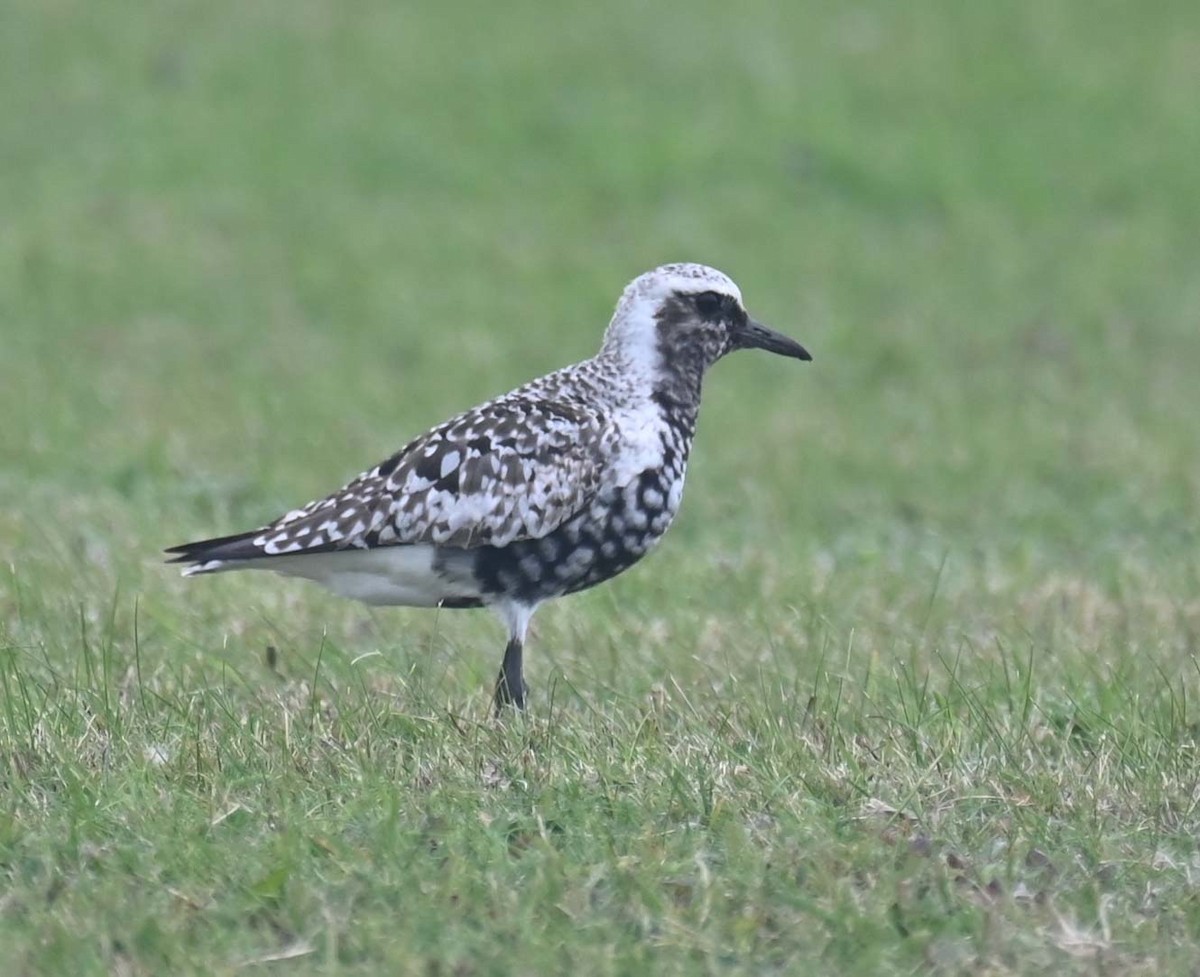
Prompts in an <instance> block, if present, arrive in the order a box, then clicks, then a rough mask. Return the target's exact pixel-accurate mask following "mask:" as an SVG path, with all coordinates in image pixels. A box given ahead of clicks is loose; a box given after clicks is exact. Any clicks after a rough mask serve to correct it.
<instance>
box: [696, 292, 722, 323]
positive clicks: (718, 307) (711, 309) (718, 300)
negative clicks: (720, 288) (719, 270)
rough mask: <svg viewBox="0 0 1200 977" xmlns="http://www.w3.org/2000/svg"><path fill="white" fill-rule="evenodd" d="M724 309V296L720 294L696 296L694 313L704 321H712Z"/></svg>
mask: <svg viewBox="0 0 1200 977" xmlns="http://www.w3.org/2000/svg"><path fill="white" fill-rule="evenodd" d="M724 309H725V296H724V295H722V294H721V293H720V292H700V293H699V294H698V295H697V296H696V311H697V312H699V313H700V314H701V315H702V316H704V318H705V319H713V318H716V316H718V315H720V314H721V312H722V311H724Z"/></svg>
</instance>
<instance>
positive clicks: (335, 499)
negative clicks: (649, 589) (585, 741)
mask: <svg viewBox="0 0 1200 977" xmlns="http://www.w3.org/2000/svg"><path fill="white" fill-rule="evenodd" d="M750 348H753V349H764V350H768V351H770V352H772V353H778V354H780V355H782V356H791V357H794V358H796V359H799V360H810V359H812V357H811V356H809V354H808V352H807V350H805V349H804V347H803V346H801V345H800V344H799V343H797V342H796V341H795V340H793V339H790V338H788V337H787V336H784V335H782V334H781V333H778V332H775V331H774V330H772V329H768V328H767V327H766V326H764V325H762V324H761V323H758V322H755V321H754V320H753V319H751V318H750V316H749V315H748V314H747V312H746V309H745V307H744V306H743V304H742V293H741V291H740V290H739V289H738V287H737V285H735V284H734V283H733V281H732V280H731V279H730V278H728V277H727V276H726V275H724V274H722V273H721V272H719V271H717V270H716V269H714V268H708V267H706V266H704V265H697V264H671V265H663V266H662V267H660V268H656V269H654V270H653V271H649V272H646V273H645V274H644V275H641V276H639V277H638V278H635V279H634V280H633V281H632V282H630V284H629V285H628V286H627V287H626V288H625V291H624V292H623V293H622V295H621V299H620V301H619V302H618V303H617V308H616V311H615V312H614V313H613V317H612V320H611V321H610V322H609V324H608V329H607V331H606V332H605V334H604V341H603V344H602V345H601V347H600V351H599V352H598V353H597V354H596V355H595V356H593V357H592V358H591V359H587V360H584V361H583V362H582V363H577V364H575V365H574V366H568V367H565V368H564V369H561V370H557V371H556V372H554V373H550V374H547V375H546V376H544V377H541V378H540V379H537V380H533V381H531V382H530V383H527V384H525V385H524V386H522V387H518V388H517V389H516V390H513V391H512V392H511V393H507V394H505V395H504V396H502V397H498V398H496V399H495V400H491V401H488V402H487V403H485V404H481V405H480V406H478V407H476V408H474V409H473V410H469V411H467V412H465V413H463V414H459V415H458V416H456V417H452V418H451V419H450V420H448V421H446V422H445V423H444V424H439V425H438V426H437V427H435V428H433V429H432V430H430V431H428V432H427V433H425V434H423V435H421V436H420V437H418V438H416V439H415V440H413V441H410V442H409V443H408V444H406V445H405V446H404V447H403V448H401V449H400V450H399V451H397V452H396V453H395V454H394V455H392V456H391V457H390V458H388V459H387V460H386V461H383V462H381V463H380V464H378V465H376V466H375V467H374V468H372V469H370V470H369V471H366V472H363V473H362V474H361V475H359V476H358V477H357V478H355V479H354V480H353V481H351V482H350V483H349V484H347V485H346V486H345V487H344V488H342V489H339V490H338V491H337V492H334V493H333V494H332V495H329V496H327V497H325V498H322V499H317V500H316V501H313V502H310V503H308V505H305V506H303V507H301V508H299V509H293V510H292V511H291V512H288V513H287V514H286V515H284V516H282V517H280V518H279V519H277V520H275V521H274V522H272V523H270V524H269V525H266V526H263V527H261V528H259V529H253V530H250V531H249V532H244V533H237V534H235V535H233V536H223V537H220V538H217V539H206V540H200V541H199V542H195V543H185V544H183V545H182V546H175V547H172V548H171V549H169V550H167V552H168V553H172V554H175V558H174V559H173V560H172V561H171V562H175V563H183V564H187V566H186V567H185V568H184V570H183V573H184V575H185V576H193V575H197V574H204V573H217V572H222V571H226V570H242V569H255V570H275V571H276V572H278V573H282V574H285V575H287V576H294V577H304V578H306V579H308V580H313V581H316V582H317V583H320V584H323V585H324V586H325V587H328V588H329V589H330V590H332V591H333V592H334V593H337V594H340V595H341V596H344V597H351V598H355V599H357V600H360V601H364V602H366V603H368V604H383V605H406V606H410V607H447V608H462V607H489V608H491V609H492V610H493V611H495V612H496V613H497V614H498V615H499V616H500V618H501V620H502V621H503V622H504V624H505V626H506V628H507V630H508V644H507V645H506V647H505V649H504V661H503V664H502V666H501V668H500V674H499V676H498V678H497V680H496V687H495V693H494V697H493V698H494V702H495V708H496V711H497V712H498V713H499V712H500V711H501V710H502V709H503V708H504V707H505V706H507V705H513V706H516V707H517V708H518V709H523V708H524V707H525V693H526V686H525V680H524V676H523V674H522V655H523V650H524V645H525V635H526V630H527V628H528V626H529V620H530V618H531V617H532V616H533V613H534V611H535V610H536V609H537V607H538V606H539V605H540V604H542V603H543V602H545V601H547V600H549V599H551V598H553V597H561V596H563V595H564V594H571V593H575V592H576V591H580V590H584V589H586V588H588V587H592V586H594V585H595V584H598V583H600V582H602V581H604V580H608V579H609V578H610V577H614V576H616V575H617V574H618V573H620V572H621V571H623V570H626V569H628V568H629V567H631V566H632V565H633V564H634V563H636V562H637V561H638V560H640V559H641V558H642V557H643V556H644V555H645V554H646V553H647V551H649V550H650V548H651V547H652V546H654V544H655V543H657V542H658V540H659V539H660V538H661V537H662V535H663V533H665V532H666V531H667V527H668V526H670V525H671V521H672V519H674V517H675V513H676V512H677V511H678V509H679V503H680V500H681V498H682V496H683V481H684V475H685V473H686V471H687V461H688V452H689V450H690V449H691V445H692V437H693V435H694V434H695V431H696V418H697V414H698V412H699V409H700V388H701V385H702V382H703V379H704V375H705V373H706V371H707V370H708V368H709V367H710V366H712V365H713V364H714V363H715V362H716V361H717V360H719V359H720V358H721V357H722V356H724V355H725V354H726V353H729V352H732V351H733V350H738V349H750Z"/></svg>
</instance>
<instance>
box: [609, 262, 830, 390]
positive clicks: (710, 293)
mask: <svg viewBox="0 0 1200 977" xmlns="http://www.w3.org/2000/svg"><path fill="white" fill-rule="evenodd" d="M737 349H765V350H767V351H768V352H771V353H779V354H780V355H781V356H791V357H794V358H795V359H799V360H811V359H812V357H811V356H810V355H809V353H808V350H806V349H805V348H804V347H803V346H801V345H800V344H799V343H798V342H796V341H795V340H794V339H790V338H789V337H787V336H785V335H783V334H782V333H778V332H776V331H775V330H773V329H768V328H767V327H766V326H764V325H763V324H762V323H759V322H755V321H754V320H753V319H752V318H750V316H749V314H748V313H747V312H746V309H745V306H744V305H743V304H742V293H741V290H740V289H739V288H738V287H737V285H735V284H734V283H733V281H732V279H730V278H729V277H728V276H727V275H724V274H722V273H721V272H719V271H717V270H716V269H715V268H709V267H707V266H705V265H697V264H672V265H663V266H661V267H659V268H655V269H654V270H653V271H648V272H646V273H645V274H644V275H639V276H638V277H637V278H635V279H634V280H633V281H632V282H630V283H629V285H628V286H627V287H626V288H625V291H624V293H623V294H622V295H621V301H620V302H618V303H617V310H616V312H615V313H614V314H613V317H612V322H610V323H609V326H608V331H607V332H606V333H605V334H604V347H603V352H605V353H608V354H610V355H614V356H617V357H619V358H620V359H621V360H623V361H624V362H625V364H626V365H627V367H628V368H629V369H630V370H633V371H636V372H637V373H640V374H645V375H646V376H648V377H650V378H654V379H655V380H658V379H660V378H669V377H671V376H672V375H677V376H678V377H679V379H680V380H687V381H694V383H695V384H697V388H698V384H699V382H700V380H701V378H702V377H703V374H704V371H705V370H707V369H708V368H709V367H710V366H712V364H713V363H715V362H716V361H717V360H719V359H720V358H721V357H722V356H724V355H725V354H726V353H731V352H733V351H734V350H737ZM697 393H698V389H697Z"/></svg>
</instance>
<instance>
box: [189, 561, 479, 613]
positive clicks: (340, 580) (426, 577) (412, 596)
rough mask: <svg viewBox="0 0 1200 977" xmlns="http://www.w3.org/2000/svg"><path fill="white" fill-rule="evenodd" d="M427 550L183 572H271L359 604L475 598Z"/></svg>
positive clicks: (218, 565)
mask: <svg viewBox="0 0 1200 977" xmlns="http://www.w3.org/2000/svg"><path fill="white" fill-rule="evenodd" d="M434 552H435V550H434V547H432V546H381V547H378V548H376V549H371V550H364V549H347V550H336V551H334V552H331V553H297V554H296V555H294V556H293V555H290V554H288V555H283V556H269V557H263V558H262V559H257V560H255V559H251V560H233V561H225V560H210V561H209V562H208V563H201V564H199V565H198V566H194V567H188V568H187V569H185V570H184V571H183V575H184V576H185V577H190V576H193V575H195V574H197V573H218V572H224V571H229V570H274V571H275V572H276V573H281V574H283V575H284V576H286V577H303V578H304V579H305V580H312V581H313V582H314V583H319V584H320V585H321V586H322V587H326V588H328V589H329V590H332V591H333V592H334V593H335V594H337V595H338V596H339V597H349V598H351V599H352V600H360V601H362V602H363V603H364V604H378V605H402V606H405V607H437V605H438V604H440V603H441V602H442V601H444V600H452V599H456V598H457V599H462V598H472V597H479V596H480V592H479V590H478V588H476V587H473V586H472V585H471V584H470V583H469V582H468V581H467V580H465V579H463V578H462V577H461V576H460V575H457V574H456V575H455V579H453V580H450V579H446V578H445V577H443V576H441V575H440V574H438V573H436V572H434V569H433V557H434Z"/></svg>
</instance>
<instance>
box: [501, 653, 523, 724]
mask: <svg viewBox="0 0 1200 977" xmlns="http://www.w3.org/2000/svg"><path fill="white" fill-rule="evenodd" d="M521 651H522V645H521V642H520V641H518V640H517V639H516V638H513V639H512V640H511V641H509V643H508V647H507V648H505V649H504V664H503V665H501V666H500V676H499V678H497V679H496V695H495V700H494V701H495V703H496V715H499V714H500V713H501V712H502V711H503V709H504V707H505V706H508V705H513V706H516V707H517V708H518V709H524V708H525V680H524V678H522V677H521Z"/></svg>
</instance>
